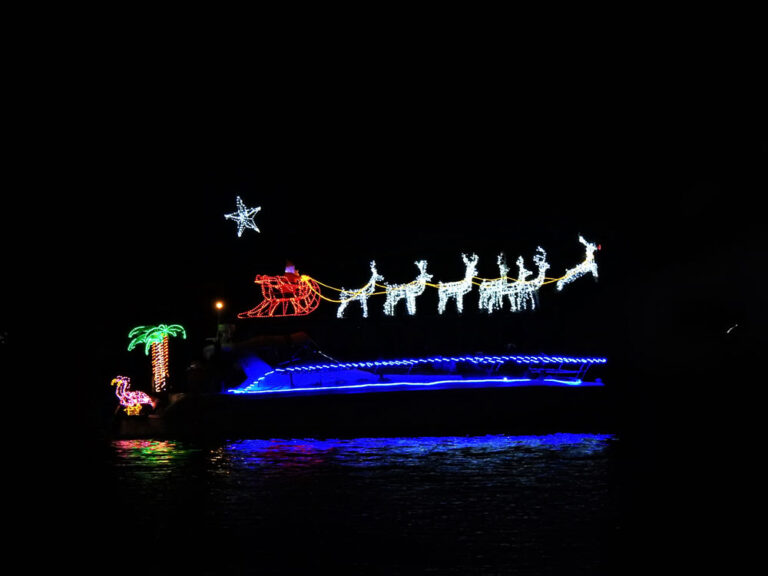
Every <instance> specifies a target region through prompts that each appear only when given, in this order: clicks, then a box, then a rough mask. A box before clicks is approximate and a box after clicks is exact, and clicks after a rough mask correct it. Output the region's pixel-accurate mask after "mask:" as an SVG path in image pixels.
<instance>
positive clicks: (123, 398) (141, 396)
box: [112, 376, 155, 416]
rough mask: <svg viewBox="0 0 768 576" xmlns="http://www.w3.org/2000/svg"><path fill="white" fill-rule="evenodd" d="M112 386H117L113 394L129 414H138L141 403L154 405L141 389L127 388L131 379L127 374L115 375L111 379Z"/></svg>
mask: <svg viewBox="0 0 768 576" xmlns="http://www.w3.org/2000/svg"><path fill="white" fill-rule="evenodd" d="M112 386H117V389H116V390H115V394H116V395H117V398H118V399H119V400H120V405H121V406H123V408H124V409H125V413H126V414H128V415H129V416H138V414H139V413H140V412H141V405H142V404H150V405H152V406H153V407H154V406H155V402H154V400H152V398H150V397H149V396H148V395H147V394H145V393H144V392H142V391H141V390H129V388H130V387H131V379H130V378H128V377H127V376H115V378H113V379H112Z"/></svg>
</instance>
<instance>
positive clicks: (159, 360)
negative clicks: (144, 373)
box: [128, 324, 187, 392]
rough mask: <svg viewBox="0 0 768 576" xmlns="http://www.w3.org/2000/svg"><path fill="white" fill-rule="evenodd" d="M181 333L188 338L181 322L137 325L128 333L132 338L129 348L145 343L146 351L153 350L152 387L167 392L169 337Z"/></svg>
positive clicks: (157, 390) (156, 390) (147, 352)
mask: <svg viewBox="0 0 768 576" xmlns="http://www.w3.org/2000/svg"><path fill="white" fill-rule="evenodd" d="M178 334H181V336H182V337H183V338H185V339H186V337H187V333H186V331H185V330H184V328H182V327H181V326H180V325H179V324H171V325H170V326H168V325H166V324H160V325H159V326H137V327H136V328H134V329H133V330H131V331H130V333H129V334H128V338H132V340H131V342H130V344H128V350H129V351H130V350H133V349H134V348H135V347H136V345H137V344H144V353H145V354H147V356H149V352H150V350H151V351H152V389H153V390H154V391H155V392H165V390H166V388H167V381H168V337H169V336H177V335H178Z"/></svg>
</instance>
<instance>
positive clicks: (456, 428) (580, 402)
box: [114, 385, 614, 438]
mask: <svg viewBox="0 0 768 576" xmlns="http://www.w3.org/2000/svg"><path fill="white" fill-rule="evenodd" d="M613 412H614V410H613V402H612V400H611V394H610V389H609V388H606V387H605V386H573V387H550V386H535V385H533V386H521V387H510V388H481V389H477V388H475V389H461V388H457V389H443V390H408V391H388V392H362V393H356V394H341V395H339V394H317V395H303V396H280V395H248V394H214V395H178V396H177V397H176V398H174V399H173V401H172V403H171V404H170V405H169V406H168V407H167V408H166V409H165V410H164V412H163V414H162V416H161V417H159V418H157V417H155V418H153V417H150V418H144V419H141V420H139V419H133V420H131V419H130V418H123V419H121V421H118V422H116V426H115V430H114V432H115V434H116V435H117V436H119V437H123V438H125V437H178V438H186V437H226V438H238V437H248V438H297V437H302V438H309V437H311V438H343V437H374V436H422V435H467V434H536V433H548V432H557V431H568V432H592V433H596V432H611V431H612V430H613V427H614V422H613Z"/></svg>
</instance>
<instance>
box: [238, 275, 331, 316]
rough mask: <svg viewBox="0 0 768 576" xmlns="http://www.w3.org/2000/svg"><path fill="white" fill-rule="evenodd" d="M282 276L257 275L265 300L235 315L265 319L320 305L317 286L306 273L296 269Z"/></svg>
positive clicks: (296, 313)
mask: <svg viewBox="0 0 768 576" xmlns="http://www.w3.org/2000/svg"><path fill="white" fill-rule="evenodd" d="M290 269H291V270H293V272H286V273H285V274H283V275H281V276H266V275H259V276H256V278H255V280H254V283H255V284H260V285H261V294H262V296H264V300H263V301H262V302H260V303H259V304H258V305H257V306H255V307H253V308H251V309H250V310H248V311H247V312H241V313H240V314H238V315H237V317H238V318H268V317H273V316H306V315H307V314H309V313H310V312H312V311H314V310H315V308H317V307H318V306H319V305H320V287H319V286H318V284H317V282H316V281H315V280H313V279H312V278H310V277H309V276H300V275H299V274H298V273H297V272H296V270H295V268H293V267H292V265H291V267H290Z"/></svg>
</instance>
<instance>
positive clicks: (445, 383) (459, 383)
mask: <svg viewBox="0 0 768 576" xmlns="http://www.w3.org/2000/svg"><path fill="white" fill-rule="evenodd" d="M523 382H526V383H530V384H539V385H546V383H549V384H550V385H553V384H554V385H558V386H581V385H583V384H584V382H582V381H581V380H579V379H576V380H561V379H557V378H544V379H542V380H534V379H532V378H480V379H469V380H435V381H432V382H385V383H370V384H343V385H339V386H316V387H310V388H274V389H261V390H251V389H250V387H248V388H246V389H245V390H240V389H234V390H230V391H229V392H231V393H234V394H290V393H302V392H316V393H322V392H324V391H331V390H359V391H363V390H368V389H370V390H377V389H379V390H380V389H386V388H390V389H391V388H429V387H431V386H434V387H438V388H439V387H448V388H451V387H454V386H455V387H463V386H467V385H471V384H497V385H502V386H503V385H505V384H506V385H510V386H512V385H520V384H522V383H523Z"/></svg>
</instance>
